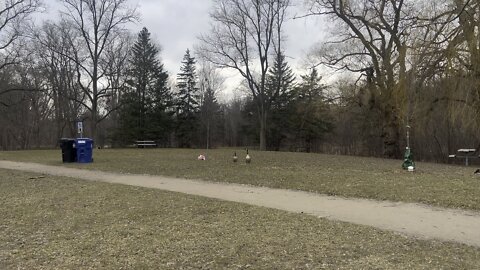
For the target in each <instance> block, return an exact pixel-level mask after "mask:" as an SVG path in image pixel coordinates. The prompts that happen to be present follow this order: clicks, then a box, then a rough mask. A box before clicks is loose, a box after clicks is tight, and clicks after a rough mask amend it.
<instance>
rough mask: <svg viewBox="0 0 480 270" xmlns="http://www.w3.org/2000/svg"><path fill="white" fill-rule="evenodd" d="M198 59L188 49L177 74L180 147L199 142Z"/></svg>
mask: <svg viewBox="0 0 480 270" xmlns="http://www.w3.org/2000/svg"><path fill="white" fill-rule="evenodd" d="M195 65H196V61H195V58H194V57H192V56H191V55H190V50H188V49H187V51H186V53H185V55H184V57H183V60H182V66H181V67H180V73H178V75H177V88H178V93H177V97H176V104H177V139H178V143H179V146H180V147H192V146H193V145H194V144H195V143H198V140H197V139H196V136H195V135H196V134H197V133H198V132H197V129H198V114H199V108H200V105H199V104H200V103H199V101H200V98H201V94H200V91H199V88H198V87H197V74H196V67H195Z"/></svg>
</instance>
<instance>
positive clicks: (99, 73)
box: [62, 0, 137, 138]
mask: <svg viewBox="0 0 480 270" xmlns="http://www.w3.org/2000/svg"><path fill="white" fill-rule="evenodd" d="M63 4H64V6H65V8H66V11H65V12H63V13H62V14H63V16H64V18H65V19H66V20H67V21H68V22H69V23H70V24H71V25H72V26H73V27H74V29H75V30H76V35H75V36H72V37H71V42H72V44H74V45H75V46H76V53H75V54H73V55H71V56H70V57H71V58H72V59H73V60H74V61H75V62H76V64H77V65H78V70H77V84H78V85H79V86H80V87H81V89H82V90H83V91H84V93H85V94H86V96H87V98H88V103H83V104H84V106H85V107H86V108H87V109H88V111H89V112H90V119H89V120H90V136H92V137H93V138H95V137H96V134H97V131H96V127H97V124H98V123H99V122H101V121H102V120H103V119H104V118H105V115H108V112H107V113H106V114H105V115H104V117H101V116H100V107H101V103H102V100H105V99H108V98H109V97H110V96H111V86H112V85H109V82H108V80H107V78H106V76H107V75H109V74H110V75H111V74H112V71H111V70H109V68H107V70H104V69H102V63H104V62H108V60H105V59H104V58H105V57H106V55H107V51H108V47H110V46H114V45H116V43H115V40H117V39H118V38H120V37H121V36H122V35H121V32H122V31H124V26H125V24H127V23H129V22H132V21H135V20H136V19H137V16H136V11H135V8H129V7H128V6H127V0H65V1H63ZM104 66H105V67H112V65H104ZM103 109H105V108H103Z"/></svg>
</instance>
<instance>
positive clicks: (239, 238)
mask: <svg viewBox="0 0 480 270" xmlns="http://www.w3.org/2000/svg"><path fill="white" fill-rule="evenodd" d="M38 176H39V175H35V174H29V173H22V172H13V171H8V170H0V216H1V217H2V218H1V219H0V232H1V233H0V269H97V268H102V269H201V268H203V269H247V268H249V269H292V268H296V269H309V268H310V269H479V268H480V249H478V248H472V247H467V246H464V245H460V244H453V243H441V242H436V241H419V240H414V239H410V238H406V237H403V236H401V235H397V234H393V233H389V232H383V231H379V230H375V229H372V228H368V227H364V226H358V225H352V224H347V223H341V222H332V221H327V220H324V219H318V218H314V217H310V216H306V215H300V214H290V213H286V212H283V211H278V210H271V209H266V208H259V207H253V206H247V205H243V204H237V203H230V202H222V201H218V200H212V199H205V198H200V197H194V196H187V195H182V194H177V193H169V192H163V191H159V190H153V189H145V188H136V187H130V186H122V185H113V184H105V183H94V182H86V181H81V180H73V179H66V178H58V177H51V176H45V178H37V177H38Z"/></svg>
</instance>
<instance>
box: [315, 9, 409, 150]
mask: <svg viewBox="0 0 480 270" xmlns="http://www.w3.org/2000/svg"><path fill="white" fill-rule="evenodd" d="M414 10H415V6H414V2H413V1H409V0H366V1H360V0H349V1H347V0H311V1H310V15H323V16H327V17H328V18H330V19H331V20H333V21H334V22H337V23H338V24H337V25H336V29H335V37H334V38H333V40H331V41H330V42H329V43H327V45H326V46H327V47H329V48H328V49H327V50H324V51H323V52H322V56H321V64H324V65H327V66H329V67H333V68H336V69H339V70H349V71H353V72H359V73H363V74H364V75H366V76H367V83H368V86H367V89H366V90H367V91H368V92H369V98H368V99H369V100H370V101H371V102H370V104H371V105H373V108H372V109H376V110H377V111H378V112H379V114H380V116H381V118H382V122H383V124H382V138H383V143H384V156H386V157H398V156H399V155H400V147H399V141H400V133H399V126H400V123H401V122H402V112H403V111H404V110H405V104H406V102H405V99H406V94H407V85H406V80H407V68H408V65H407V59H408V50H409V48H410V45H411V44H410V42H411V39H410V35H411V33H412V31H414V30H415V28H416V26H417V23H418V20H417V17H416V16H415V12H414Z"/></svg>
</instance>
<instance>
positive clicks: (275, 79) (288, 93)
mask: <svg viewBox="0 0 480 270" xmlns="http://www.w3.org/2000/svg"><path fill="white" fill-rule="evenodd" d="M294 82H295V74H294V73H293V71H292V69H291V68H290V66H289V65H288V62H287V61H286V60H285V55H284V54H283V53H279V54H277V57H276V59H275V62H274V64H273V66H272V68H271V69H270V71H269V74H268V77H267V93H268V95H269V96H270V100H271V101H272V103H271V104H270V106H271V108H270V115H269V123H270V124H269V126H268V128H267V138H268V139H267V141H268V142H269V145H268V147H269V148H270V149H273V150H279V148H280V145H281V143H282V140H283V139H285V138H286V137H288V136H289V134H290V133H291V130H290V129H291V128H290V126H289V125H288V118H289V113H290V112H289V105H290V103H291V102H292V100H293V84H294Z"/></svg>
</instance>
